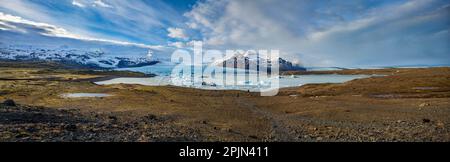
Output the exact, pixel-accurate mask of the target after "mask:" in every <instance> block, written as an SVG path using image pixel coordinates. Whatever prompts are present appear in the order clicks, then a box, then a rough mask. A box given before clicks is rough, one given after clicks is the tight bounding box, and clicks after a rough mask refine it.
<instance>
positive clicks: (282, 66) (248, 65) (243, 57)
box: [213, 53, 306, 71]
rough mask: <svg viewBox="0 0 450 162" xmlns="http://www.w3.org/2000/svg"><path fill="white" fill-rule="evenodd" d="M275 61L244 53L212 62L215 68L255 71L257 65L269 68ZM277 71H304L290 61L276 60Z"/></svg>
mask: <svg viewBox="0 0 450 162" xmlns="http://www.w3.org/2000/svg"><path fill="white" fill-rule="evenodd" d="M274 61H277V60H276V59H275V60H269V59H265V58H261V57H260V56H258V54H256V53H245V54H241V53H238V54H235V55H233V56H231V57H228V58H225V59H224V60H218V61H215V62H213V64H215V65H217V66H223V65H225V66H226V67H229V68H239V69H252V70H256V67H257V65H259V67H260V69H262V68H266V67H264V66H271V65H272V63H273V62H274ZM278 63H279V70H280V71H289V70H306V69H305V68H304V67H302V66H300V65H297V64H293V63H292V62H290V61H287V60H285V59H283V58H281V57H280V58H278ZM253 68H254V69H253Z"/></svg>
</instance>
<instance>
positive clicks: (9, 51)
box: [0, 45, 158, 68]
mask: <svg viewBox="0 0 450 162" xmlns="http://www.w3.org/2000/svg"><path fill="white" fill-rule="evenodd" d="M0 59H6V60H51V61H62V62H72V63H76V64H80V65H84V66H89V67H101V68H125V67H140V66H148V65H153V64H156V63H158V61H157V60H154V59H152V58H150V57H147V56H144V57H117V56H110V55H107V54H106V53H105V52H103V51H102V50H92V49H91V50H89V49H70V48H67V47H60V48H50V49H49V48H37V47H33V46H18V45H16V46H12V45H10V46H1V47H0Z"/></svg>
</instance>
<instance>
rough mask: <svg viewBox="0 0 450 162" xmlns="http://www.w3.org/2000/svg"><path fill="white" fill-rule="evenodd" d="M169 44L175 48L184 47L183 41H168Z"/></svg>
mask: <svg viewBox="0 0 450 162" xmlns="http://www.w3.org/2000/svg"><path fill="white" fill-rule="evenodd" d="M169 46H173V47H176V48H184V46H185V43H183V42H171V43H169Z"/></svg>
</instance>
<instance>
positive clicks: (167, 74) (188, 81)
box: [96, 64, 372, 92]
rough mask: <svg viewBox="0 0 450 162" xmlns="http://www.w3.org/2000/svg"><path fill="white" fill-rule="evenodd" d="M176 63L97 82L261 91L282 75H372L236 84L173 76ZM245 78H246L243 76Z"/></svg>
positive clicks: (297, 83) (328, 80)
mask: <svg viewBox="0 0 450 162" xmlns="http://www.w3.org/2000/svg"><path fill="white" fill-rule="evenodd" d="M173 67H174V66H173V65H164V64H163V65H152V66H146V67H139V68H125V69H118V70H130V71H139V72H144V73H153V74H157V76H155V77H152V78H115V79H111V80H106V81H100V82H96V84H100V85H109V84H120V83H122V84H140V85H149V86H164V85H174V86H182V87H192V88H200V89H211V90H244V91H253V92H257V91H260V90H261V88H268V87H270V85H271V83H276V80H277V79H278V83H279V84H278V85H279V87H280V88H285V87H296V86H301V85H304V84H311V83H343V82H346V81H350V80H353V79H359V78H367V77H371V76H372V75H337V74H323V75H292V76H280V77H278V78H267V79H265V80H259V81H254V82H251V81H237V82H236V83H238V85H234V84H221V83H223V80H224V79H223V78H222V77H221V78H220V79H215V77H205V76H196V75H189V76H171V72H172V69H173ZM225 71H226V72H227V73H226V75H224V77H225V80H227V81H230V80H232V79H234V77H235V76H237V77H242V78H245V76H246V75H247V76H250V77H252V76H256V73H255V72H254V71H253V72H252V71H250V72H248V74H246V73H245V70H236V71H234V69H231V68H227V69H226V70H225ZM243 80H245V79H243Z"/></svg>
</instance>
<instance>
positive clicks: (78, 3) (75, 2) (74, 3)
mask: <svg viewBox="0 0 450 162" xmlns="http://www.w3.org/2000/svg"><path fill="white" fill-rule="evenodd" d="M72 5H74V6H77V7H81V8H84V7H86V6H85V5H84V4H83V3H81V2H79V1H77V0H73V1H72Z"/></svg>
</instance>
